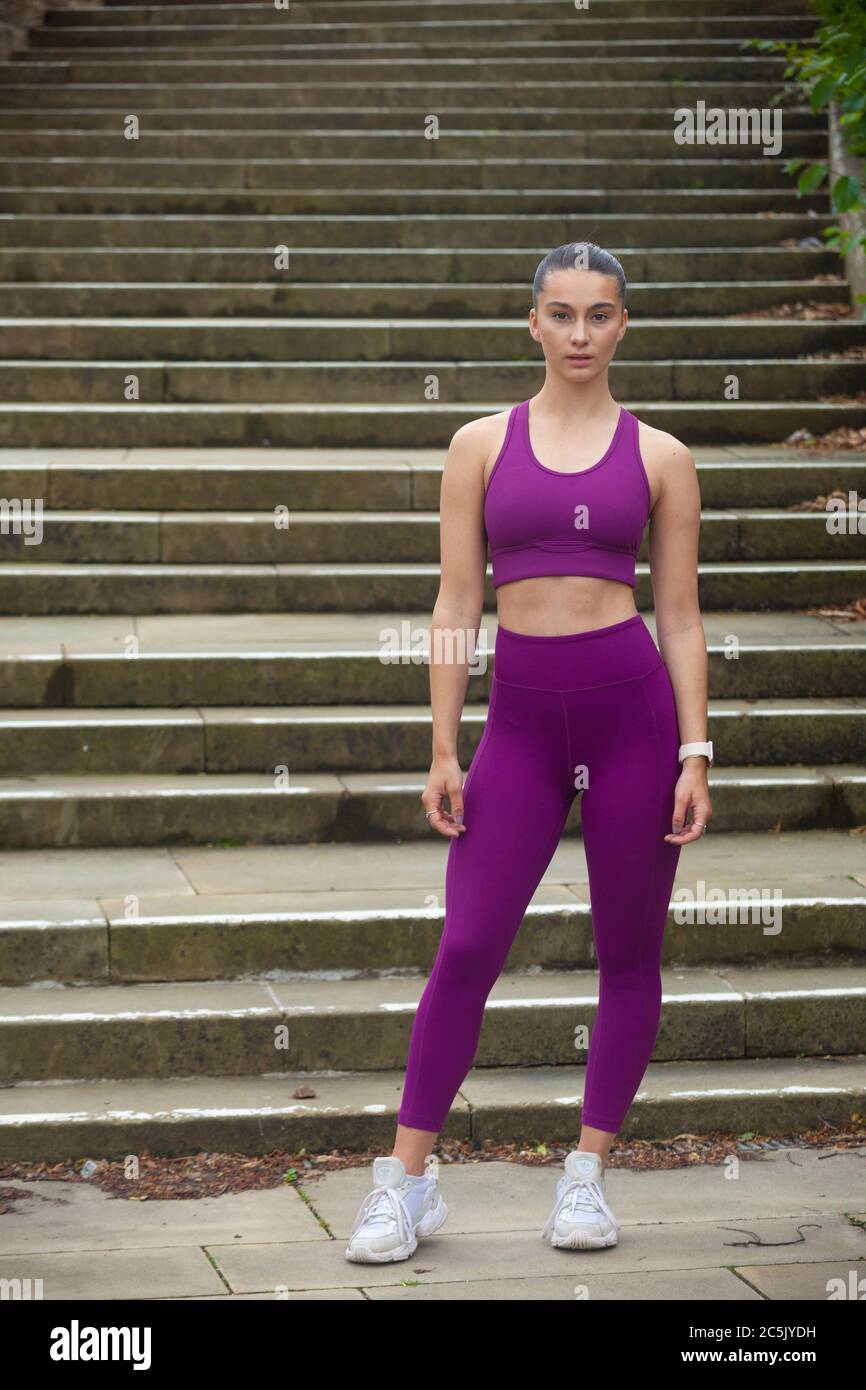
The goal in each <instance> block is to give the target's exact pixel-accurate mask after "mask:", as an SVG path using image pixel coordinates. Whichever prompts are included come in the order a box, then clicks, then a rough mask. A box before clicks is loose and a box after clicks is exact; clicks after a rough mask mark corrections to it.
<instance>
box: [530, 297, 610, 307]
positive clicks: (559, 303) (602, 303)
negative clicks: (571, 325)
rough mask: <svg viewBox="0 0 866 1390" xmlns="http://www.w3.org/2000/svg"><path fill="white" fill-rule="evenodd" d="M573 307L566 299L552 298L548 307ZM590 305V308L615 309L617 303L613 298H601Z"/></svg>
mask: <svg viewBox="0 0 866 1390" xmlns="http://www.w3.org/2000/svg"><path fill="white" fill-rule="evenodd" d="M571 307H572V306H571V305H570V304H567V303H566V301H565V300H564V299H551V300H550V301H549V302H548V304H547V308H548V309H554V308H557V309H570V308H571ZM589 307H590V309H615V308H616V305H615V304H614V302H613V300H612V299H599V300H598V301H597V302H596V303H595V304H590V306H589Z"/></svg>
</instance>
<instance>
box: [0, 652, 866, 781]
mask: <svg viewBox="0 0 866 1390" xmlns="http://www.w3.org/2000/svg"><path fill="white" fill-rule="evenodd" d="M0 670H2V666H0ZM480 694H481V691H480V690H477V689H475V690H474V693H473V699H472V700H471V701H467V703H466V704H465V705H464V708H463V716H462V723H461V731H460V739H459V744H458V754H459V757H460V758H461V760H462V765H464V766H467V767H468V764H469V760H470V758H471V757H472V755H473V754H474V752H475V750H476V748H477V746H478V742H479V739H480V737H481V734H482V731H483V728H484V721H485V719H486V717H487V706H486V705H485V704H478V703H476V700H477V697H478V696H479V695H480ZM708 737H709V738H711V739H712V740H713V746H714V749H715V757H716V762H717V763H719V764H720V765H721V764H749V763H752V762H756V761H758V762H761V763H763V764H764V765H767V766H772V767H779V766H785V765H788V764H791V763H802V762H803V761H804V760H805V761H808V762H815V763H821V764H825V765H827V766H831V765H833V764H834V763H854V762H856V761H857V760H858V759H862V760H864V761H866V696H863V697H860V698H857V697H853V696H849V697H841V698H836V699H831V698H821V699H817V700H815V699H806V698H801V699H795V700H779V699H769V700H759V699H751V698H750V699H739V700H716V699H711V700H710V703H709V734H708ZM277 755H278V757H279V759H280V760H282V761H283V762H285V763H286V764H287V765H288V767H289V768H290V769H291V771H292V772H337V773H339V772H342V771H345V770H350V769H351V770H352V771H356V772H368V771H378V772H382V771H399V772H403V771H406V770H407V769H412V768H417V767H422V766H423V765H424V760H425V758H427V759H428V760H429V757H430V711H429V708H428V706H427V702H425V703H424V704H421V703H419V704H417V705H405V704H396V703H389V704H377V705H369V704H357V705H351V704H339V705H336V704H330V705H319V706H316V707H315V708H314V709H310V708H308V707H301V708H294V709H292V708H290V709H287V708H286V707H285V705H260V704H256V705H253V706H249V705H247V704H238V705H234V706H226V705H219V706H210V705H206V706H202V707H198V708H195V707H189V706H188V707H186V708H184V707H180V708H177V707H172V708H159V707H149V708H147V709H134V708H131V709H122V708H108V709H106V708H102V709H100V708H98V707H94V708H90V709H88V708H82V707H80V706H78V707H76V708H75V710H74V711H72V710H70V709H68V708H60V709H44V710H38V711H37V710H33V709H28V708H22V709H10V708H8V707H7V708H4V709H3V710H2V712H0V775H2V776H7V777H8V776H16V775H19V774H26V773H43V774H48V773H51V772H57V773H62V774H64V775H66V774H74V775H79V774H85V775H89V774H93V773H100V774H103V773H118V772H130V773H135V772H147V773H175V772H176V773H182V772H212V773H223V772H268V771H272V770H273V767H274V762H275V756H277Z"/></svg>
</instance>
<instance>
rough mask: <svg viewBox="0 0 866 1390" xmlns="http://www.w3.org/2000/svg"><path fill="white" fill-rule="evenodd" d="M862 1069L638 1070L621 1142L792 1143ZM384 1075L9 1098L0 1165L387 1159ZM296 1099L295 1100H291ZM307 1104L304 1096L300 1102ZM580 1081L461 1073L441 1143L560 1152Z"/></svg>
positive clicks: (183, 1083) (388, 1103) (770, 1061)
mask: <svg viewBox="0 0 866 1390" xmlns="http://www.w3.org/2000/svg"><path fill="white" fill-rule="evenodd" d="M864 1077H866V1056H864V1055H862V1054H861V1055H860V1056H853V1057H840V1056H838V1055H828V1056H824V1057H783V1058H746V1059H738V1060H735V1061H728V1060H725V1061H698V1062H651V1063H650V1064H649V1066H648V1068H647V1071H646V1075H645V1076H644V1078H643V1080H642V1082H641V1089H640V1090H639V1091H638V1093H637V1096H636V1097H635V1100H634V1101H633V1103H632V1105H631V1108H630V1109H629V1112H628V1116H627V1118H626V1121H625V1123H624V1127H623V1128H624V1132H625V1133H626V1134H632V1135H634V1136H635V1137H637V1138H642V1139H656V1138H665V1137H669V1136H670V1135H672V1134H684V1133H690V1134H693V1133H697V1134H706V1133H709V1132H711V1131H713V1130H721V1131H724V1132H728V1133H734V1134H742V1133H743V1132H745V1131H749V1130H754V1131H756V1132H759V1133H762V1134H766V1133H791V1132H792V1131H795V1130H809V1129H816V1128H818V1127H820V1126H821V1125H823V1124H826V1123H828V1122H829V1123H831V1124H838V1125H844V1124H845V1123H846V1122H847V1121H848V1120H850V1118H851V1117H852V1116H853V1115H855V1114H857V1113H858V1112H862V1110H863V1106H864V1102H866V1081H864ZM403 1079H404V1072H403V1069H402V1067H401V1068H400V1069H399V1070H397V1071H393V1072H363V1073H352V1072H348V1073H345V1072H344V1073H340V1074H337V1075H335V1074H334V1073H333V1072H330V1071H329V1072H327V1073H324V1074H319V1073H315V1074H310V1073H307V1072H282V1073H277V1074H271V1075H268V1076H228V1077H216V1078H214V1077H199V1078H195V1077H191V1078H186V1077H184V1078H177V1077H163V1078H160V1079H159V1080H157V1081H147V1080H134V1079H133V1080H125V1081H122V1082H119V1081H116V1080H115V1081H101V1080H100V1081H78V1082H67V1083H63V1084H58V1083H55V1082H45V1083H40V1082H36V1083H32V1084H26V1083H25V1084H19V1085H16V1086H12V1087H9V1088H8V1089H6V1090H5V1091H4V1093H3V1096H4V1102H3V1112H4V1113H3V1114H2V1115H0V1160H3V1161H5V1162H8V1163H13V1162H18V1163H23V1162H45V1163H55V1162H62V1161H64V1160H67V1159H70V1158H79V1157H84V1156H89V1155H93V1154H97V1155H98V1156H99V1157H100V1158H105V1159H121V1158H124V1157H125V1156H126V1155H127V1154H130V1153H140V1152H141V1151H142V1149H146V1150H147V1151H148V1152H149V1153H150V1154H152V1155H154V1156H163V1157H172V1156H175V1155H183V1154H188V1153H193V1152H199V1151H204V1152H214V1153H227V1152H229V1153H248V1154H265V1153H271V1152H273V1151H274V1150H276V1149H281V1150H288V1151H291V1152H297V1151H298V1150H299V1149H302V1148H305V1149H307V1150H308V1151H309V1152H310V1153H317V1152H323V1151H326V1150H330V1149H336V1148H339V1149H342V1150H344V1151H348V1152H351V1151H353V1150H354V1151H357V1152H366V1151H368V1150H370V1149H382V1150H383V1151H384V1150H387V1149H388V1148H389V1147H390V1146H391V1144H392V1143H393V1139H394V1125H395V1123H396V1119H397V1111H398V1109H399V1106H400V1099H401V1095H402V1091H403ZM300 1087H303V1090H299V1088H300ZM311 1090H312V1091H313V1095H312V1096H311V1095H310V1091H311ZM581 1093H582V1078H581V1076H580V1074H579V1073H578V1072H577V1071H576V1070H575V1069H574V1068H573V1067H568V1068H565V1067H550V1066H536V1067H529V1068H525V1069H521V1068H518V1067H505V1068H493V1067H487V1068H477V1067H476V1068H473V1069H472V1071H470V1073H469V1075H468V1077H467V1078H466V1080H465V1081H464V1082H463V1085H462V1086H461V1088H460V1090H459V1092H458V1093H457V1096H456V1098H455V1101H454V1104H453V1105H452V1108H451V1111H450V1113H449V1115H448V1118H447V1119H446V1121H445V1124H444V1127H443V1131H442V1134H443V1137H444V1138H447V1139H472V1140H475V1141H477V1142H478V1143H481V1142H483V1141H484V1140H485V1139H490V1140H492V1141H494V1142H497V1143H506V1142H516V1141H526V1142H533V1143H539V1142H540V1141H541V1138H542V1136H543V1139H544V1142H545V1143H548V1144H549V1143H554V1142H557V1141H559V1140H566V1141H567V1142H573V1141H574V1139H575V1136H576V1135H577V1134H578V1133H579V1129H580V1104H581V1100H580V1096H581Z"/></svg>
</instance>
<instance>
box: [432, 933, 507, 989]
mask: <svg viewBox="0 0 866 1390" xmlns="http://www.w3.org/2000/svg"><path fill="white" fill-rule="evenodd" d="M500 969H501V962H500V960H499V953H498V951H496V950H495V948H494V945H493V943H492V942H491V940H490V939H489V938H488V937H485V936H483V935H481V934H478V935H473V936H471V937H469V936H461V935H457V934H453V933H452V934H448V933H447V932H446V934H445V936H444V937H443V939H442V942H441V944H440V947H439V955H438V958H437V962H436V977H437V980H438V981H439V983H440V984H445V985H452V986H462V987H464V988H467V987H472V988H475V989H479V990H483V991H484V992H485V994H486V993H487V992H489V990H490V988H491V987H492V985H493V983H494V982H495V980H496V977H497V976H498V974H499V971H500Z"/></svg>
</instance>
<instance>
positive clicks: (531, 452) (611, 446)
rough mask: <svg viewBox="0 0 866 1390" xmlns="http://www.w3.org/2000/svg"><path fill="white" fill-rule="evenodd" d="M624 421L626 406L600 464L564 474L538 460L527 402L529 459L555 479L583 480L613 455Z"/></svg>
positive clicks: (525, 430)
mask: <svg viewBox="0 0 866 1390" xmlns="http://www.w3.org/2000/svg"><path fill="white" fill-rule="evenodd" d="M530 399H531V398H530ZM624 420H625V406H623V405H621V406H620V408H619V416H618V417H617V422H616V427H615V429H614V432H613V435H612V436H611V441H610V443H609V444H608V446H607V448H606V449H605V451H604V453H603V454H602V456H601V458H600V459H599V460H598V462H597V463H592V464H590V466H589V468H571V469H569V470H568V472H563V471H562V469H560V468H548V466H547V464H546V463H542V462H541V460H540V459H538V458H536V455H535V450H534V449H533V447H532V439H531V437H530V433H529V401H528V400H526V401H524V402H523V439H524V443H525V444H526V451H527V453H528V454H529V457H530V459H531V460H532V462H533V463H534V464H535V466H536V468H540V469H541V471H542V472H543V473H552V474H553V476H554V477H555V478H582V477H583V475H584V473H594V472H595V470H596V468H601V466H602V464H603V463H607V461H608V459H609V458H610V456H611V454H612V453H613V450H614V446H615V445H616V442H617V440H618V439H619V436H620V431H621V430H622V426H623V422H624Z"/></svg>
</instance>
